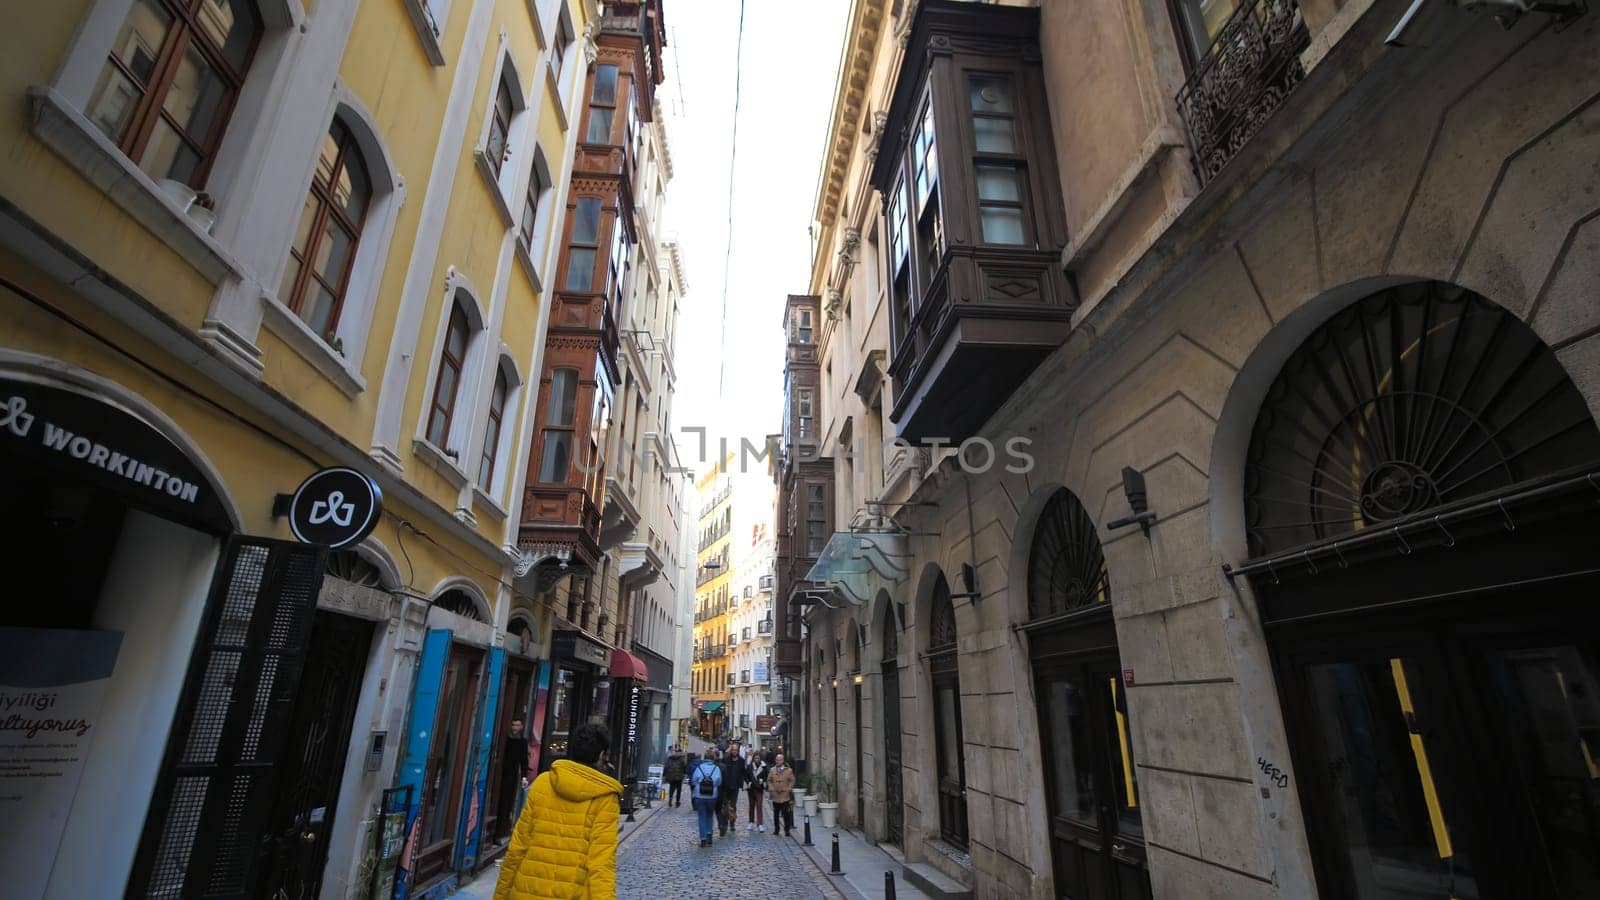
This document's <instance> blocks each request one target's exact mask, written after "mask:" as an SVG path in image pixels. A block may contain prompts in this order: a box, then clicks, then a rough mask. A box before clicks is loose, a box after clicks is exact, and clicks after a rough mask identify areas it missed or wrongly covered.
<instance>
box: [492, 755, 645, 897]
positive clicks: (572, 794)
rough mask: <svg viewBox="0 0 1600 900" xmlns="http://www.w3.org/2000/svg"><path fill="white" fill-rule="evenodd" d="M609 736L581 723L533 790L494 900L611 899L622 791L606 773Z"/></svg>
mask: <svg viewBox="0 0 1600 900" xmlns="http://www.w3.org/2000/svg"><path fill="white" fill-rule="evenodd" d="M610 746H611V733H610V732H609V731H607V730H606V728H605V726H603V725H594V724H588V725H580V726H579V727H578V728H577V730H575V731H574V732H573V733H572V737H571V739H570V741H569V742H568V745H567V758H566V759H558V760H556V761H555V763H554V764H553V765H552V766H551V767H550V771H548V772H546V773H544V774H543V775H540V776H539V777H538V778H537V779H535V780H534V782H533V787H532V788H531V789H529V791H528V800H527V803H526V804H524V806H523V809H522V815H521V817H520V818H518V819H517V828H516V831H515V832H513V833H512V835H511V846H510V847H508V848H507V849H506V855H505V858H503V859H502V860H501V861H500V878H499V880H498V881H497V882H496V883H495V888H494V900H581V898H593V900H602V898H603V900H614V898H615V897H616V895H617V830H618V828H619V827H620V818H621V805H622V785H621V784H620V783H619V782H618V781H617V780H616V779H615V778H612V777H611V776H609V775H606V774H605V773H604V772H602V771H601V767H602V766H604V765H606V763H607V762H608V760H607V758H606V757H607V755H608V753H609V751H608V750H607V748H608V747H610Z"/></svg>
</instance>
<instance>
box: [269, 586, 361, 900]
mask: <svg viewBox="0 0 1600 900" xmlns="http://www.w3.org/2000/svg"><path fill="white" fill-rule="evenodd" d="M371 644H372V623H370V622H367V621H363V620H361V619H355V618H351V617H349V616H342V615H338V614H337V613H330V612H318V613H317V614H316V621H315V622H314V623H313V625H312V628H311V646H310V649H309V651H308V652H307V654H306V664H305V670H304V674H303V675H302V676H301V691H300V695H299V697H298V698H297V699H296V700H295V710H294V719H293V721H292V722H291V724H290V726H289V732H288V735H289V736H288V743H287V748H286V750H285V751H284V758H283V766H282V768H281V769H280V772H279V776H278V777H279V780H278V788H277V791H276V802H275V804H274V806H273V811H272V817H271V819H270V820H269V824H268V828H267V836H268V842H269V843H268V846H267V848H266V853H267V859H266V861H265V865H264V866H263V869H262V872H263V877H262V879H261V884H260V887H259V889H258V891H257V896H260V897H264V898H277V897H316V896H318V891H319V890H320V888H321V884H322V871H323V866H324V864H325V863H326V862H327V858H328V843H329V837H330V830H331V829H332V827H333V821H334V813H335V811H336V809H337V807H338V801H339V782H340V780H341V779H342V778H343V776H344V763H345V759H346V753H347V751H348V750H349V742H350V729H351V726H352V724H353V723H354V721H355V713H356V702H357V701H358V700H359V699H360V694H361V676H362V674H363V670H364V669H365V667H366V663H367V654H368V651H369V650H370V648H371Z"/></svg>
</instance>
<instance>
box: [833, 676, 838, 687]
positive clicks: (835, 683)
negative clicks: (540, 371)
mask: <svg viewBox="0 0 1600 900" xmlns="http://www.w3.org/2000/svg"><path fill="white" fill-rule="evenodd" d="M833 686H834V687H838V686H839V679H837V678H835V679H834V680H833Z"/></svg>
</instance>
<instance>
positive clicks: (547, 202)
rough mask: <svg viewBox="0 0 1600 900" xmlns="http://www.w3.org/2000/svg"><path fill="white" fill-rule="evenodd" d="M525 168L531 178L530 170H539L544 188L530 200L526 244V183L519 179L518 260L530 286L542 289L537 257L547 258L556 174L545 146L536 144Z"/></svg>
mask: <svg viewBox="0 0 1600 900" xmlns="http://www.w3.org/2000/svg"><path fill="white" fill-rule="evenodd" d="M527 170H528V178H529V179H530V180H531V179H532V176H533V173H534V172H535V171H538V172H539V173H540V175H541V177H542V178H543V179H544V185H545V188H544V190H542V191H540V192H539V196H538V197H537V198H535V199H534V201H533V202H535V203H536V204H537V207H536V208H535V210H534V216H533V234H532V235H531V236H530V237H529V238H528V241H527V243H523V240H522V215H521V213H522V211H525V210H526V209H527V204H528V199H527V193H528V182H527V181H523V182H522V189H521V191H520V196H521V198H522V202H521V203H520V204H519V205H518V215H517V224H516V230H517V236H516V240H515V243H516V245H517V261H518V262H520V263H521V264H522V268H523V270H524V271H526V272H527V275H528V278H529V280H531V281H532V282H533V289H534V290H535V291H541V290H544V277H543V275H542V274H541V273H540V271H539V260H540V259H543V258H547V257H548V255H549V249H550V247H549V245H550V224H551V221H552V220H553V219H554V217H555V205H556V204H555V198H556V193H557V190H556V189H557V185H556V183H555V173H554V172H553V171H552V170H551V169H550V159H549V157H548V156H547V155H546V154H545V152H544V147H542V146H540V145H539V144H537V143H535V144H534V146H533V164H532V165H530V166H528V167H527Z"/></svg>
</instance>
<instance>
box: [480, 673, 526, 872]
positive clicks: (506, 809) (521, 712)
mask: <svg viewBox="0 0 1600 900" xmlns="http://www.w3.org/2000/svg"><path fill="white" fill-rule="evenodd" d="M533 671H534V664H533V662H532V661H530V660H527V659H523V658H521V657H517V656H510V655H507V656H506V674H505V684H504V686H502V687H501V689H500V705H499V707H498V709H497V711H496V720H497V721H496V723H495V730H494V742H493V744H492V745H491V753H492V755H491V757H490V763H489V781H488V785H489V790H488V793H489V797H488V800H487V802H486V811H485V818H484V833H485V834H487V835H490V836H491V840H490V841H489V843H491V844H502V843H504V842H505V841H506V840H507V839H509V838H510V836H511V829H512V828H514V827H515V826H516V814H517V797H518V796H519V793H520V791H521V785H522V779H523V777H524V776H525V775H526V774H527V768H526V766H527V754H528V741H529V734H530V729H529V724H530V723H529V722H528V707H529V702H530V701H531V700H532V697H533ZM516 720H520V721H521V722H522V731H521V733H520V734H516V735H514V734H512V728H511V723H512V722H513V721H516ZM513 756H520V757H521V759H520V760H517V759H513V758H512V757H513ZM492 858H493V853H484V854H480V855H479V857H478V862H479V865H480V866H482V865H487V864H488V862H489V861H490V860H491V859H492Z"/></svg>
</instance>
